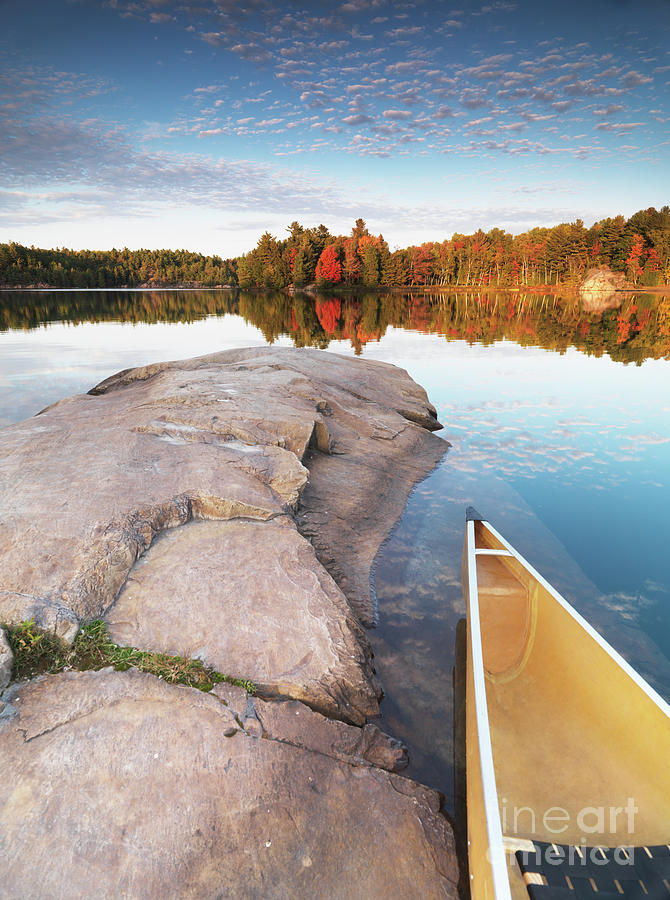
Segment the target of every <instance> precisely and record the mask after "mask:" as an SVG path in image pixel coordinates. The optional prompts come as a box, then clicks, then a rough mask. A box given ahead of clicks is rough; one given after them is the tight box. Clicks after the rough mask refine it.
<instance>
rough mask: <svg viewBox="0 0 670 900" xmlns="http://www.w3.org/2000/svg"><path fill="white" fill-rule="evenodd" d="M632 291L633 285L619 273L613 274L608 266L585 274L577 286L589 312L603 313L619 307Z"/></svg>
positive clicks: (583, 303) (590, 270)
mask: <svg viewBox="0 0 670 900" xmlns="http://www.w3.org/2000/svg"><path fill="white" fill-rule="evenodd" d="M632 290H633V285H631V284H629V283H628V281H627V280H626V278H625V276H624V275H622V274H621V272H613V271H612V269H610V268H609V266H600V267H599V268H597V269H589V271H588V272H587V273H586V275H585V277H584V280H583V281H582V283H581V284H580V285H579V296H580V298H581V300H582V305H583V306H584V307H585V308H586V309H587V310H588V311H589V312H604V311H605V310H606V309H615V308H616V307H617V306H620V305H621V303H622V302H623V300H624V298H625V297H626V296H627V294H629V293H630V291H632Z"/></svg>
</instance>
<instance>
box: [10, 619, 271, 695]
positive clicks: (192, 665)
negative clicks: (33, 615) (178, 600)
mask: <svg viewBox="0 0 670 900" xmlns="http://www.w3.org/2000/svg"><path fill="white" fill-rule="evenodd" d="M3 627H4V628H5V631H6V632H7V637H8V638H9V643H10V646H11V648H12V652H13V654H14V671H13V673H12V678H13V680H22V679H25V678H32V677H34V676H35V675H43V674H53V673H55V672H62V671H63V670H64V669H78V670H80V671H86V670H89V669H104V668H105V667H106V666H113V667H114V668H115V669H116V670H117V671H119V672H124V671H125V670H126V669H130V668H131V667H133V668H136V669H139V670H140V671H141V672H148V673H149V674H151V675H155V676H156V677H158V678H162V679H163V680H164V681H167V682H169V683H170V684H186V685H188V686H189V687H195V688H198V690H201V691H211V689H212V688H213V686H214V685H215V684H219V683H221V682H222V681H225V682H228V683H229V684H235V685H237V686H238V687H241V688H244V690H246V691H248V692H249V693H250V694H254V693H255V692H256V687H255V685H254V683H253V682H252V681H249V680H247V679H244V678H233V677H232V675H223V674H222V673H221V672H217V671H216V669H213V668H211V666H205V665H203V663H202V662H201V661H200V660H198V659H189V658H188V657H185V656H168V655H167V654H165V653H150V652H148V651H146V650H137V649H136V648H135V647H120V646H119V645H118V644H115V643H113V642H112V640H111V639H110V637H109V635H108V634H107V628H106V626H105V623H104V622H102V621H100V620H99V619H96V620H95V621H93V622H89V623H88V624H86V625H84V626H83V627H82V628H81V630H80V631H79V633H78V634H77V636H76V638H75V639H74V643H73V645H72V646H71V647H70V646H68V645H67V644H65V643H64V642H63V641H61V640H60V639H59V638H58V637H56V635H54V634H52V633H49V632H45V631H42V630H41V629H39V628H38V627H37V626H36V625H35V621H34V619H28V620H27V621H25V622H20V623H19V624H18V625H5V626H3Z"/></svg>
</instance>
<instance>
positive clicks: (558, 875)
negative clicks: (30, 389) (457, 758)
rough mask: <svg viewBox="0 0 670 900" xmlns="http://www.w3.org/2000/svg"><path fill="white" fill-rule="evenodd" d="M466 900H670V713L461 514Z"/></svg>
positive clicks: (538, 580) (488, 531) (492, 534)
mask: <svg viewBox="0 0 670 900" xmlns="http://www.w3.org/2000/svg"><path fill="white" fill-rule="evenodd" d="M466 518H467V523H466V535H465V543H464V549H463V567H462V581H463V594H464V598H465V602H466V607H467V623H468V624H467V664H466V665H467V672H466V714H465V717H466V737H465V744H466V747H465V752H466V777H467V823H468V824H467V836H468V859H469V869H470V889H471V896H472V900H512V898H514V900H528V898H529V896H530V898H531V900H558V898H560V900H584V898H594V900H610V898H612V900H614V898H616V900H620V898H622V897H624V898H636V900H637V898H640V900H660V898H665V900H668V898H670V845H669V842H670V706H668V704H667V703H666V702H665V701H664V700H663V698H662V697H661V696H660V695H659V694H658V693H657V692H656V691H655V690H654V689H653V688H652V687H651V686H650V685H649V684H648V683H647V682H646V681H645V680H644V679H643V678H642V677H641V676H640V674H639V673H638V672H636V671H635V670H634V669H633V668H632V667H631V666H630V665H629V664H628V663H627V662H626V661H625V660H624V659H623V658H622V657H621V656H620V655H619V654H618V653H617V652H616V650H614V649H613V648H612V647H611V646H610V645H609V644H608V643H607V641H605V640H604V639H603V637H602V636H601V635H600V634H598V632H597V631H595V629H594V628H592V627H591V625H590V624H589V623H588V622H587V621H586V620H585V619H584V618H583V617H582V616H581V615H580V614H579V613H578V612H577V611H576V610H575V609H574V608H573V607H572V606H571V605H570V604H569V603H568V602H567V601H566V600H565V599H564V598H563V597H562V596H561V595H560V594H559V593H558V591H556V590H555V589H554V588H553V587H552V586H551V585H550V584H549V583H548V582H547V581H545V579H544V578H542V576H541V575H539V574H538V573H537V572H536V571H535V569H533V567H532V566H531V565H530V564H529V563H528V562H526V560H525V559H524V558H523V557H522V556H521V554H519V553H518V552H517V551H516V550H515V549H514V547H512V546H511V545H510V544H509V543H508V542H507V541H506V540H505V539H504V538H503V537H502V536H501V535H500V534H499V533H498V532H497V531H496V530H495V529H494V528H493V527H492V526H491V525H490V524H489V523H488V522H486V521H484V520H483V518H482V516H480V515H479V514H478V513H477V511H476V510H474V509H472V508H471V507H470V508H469V509H468V511H467V516H466Z"/></svg>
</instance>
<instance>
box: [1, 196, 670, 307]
mask: <svg viewBox="0 0 670 900" xmlns="http://www.w3.org/2000/svg"><path fill="white" fill-rule="evenodd" d="M599 266H609V267H610V268H612V269H613V270H614V271H617V272H621V273H623V274H624V275H625V276H626V278H627V279H628V281H629V282H630V283H631V284H632V285H635V286H643V287H655V286H659V285H660V286H663V285H667V284H668V283H670V207H668V206H663V207H662V208H661V209H660V210H656V209H655V208H654V207H650V208H649V209H645V210H640V211H639V212H636V213H634V214H633V215H632V216H631V217H630V218H629V219H626V218H624V216H622V215H617V216H615V217H614V218H606V219H602V220H600V221H598V222H595V223H594V224H593V225H592V226H591V227H590V228H587V227H586V226H585V225H584V223H583V222H582V221H581V220H580V219H578V220H577V221H575V222H571V223H564V224H560V225H556V226H554V227H552V228H533V229H531V230H530V231H526V232H524V233H523V234H519V235H512V234H509V233H507V232H505V231H503V230H501V229H499V228H492V229H491V230H490V231H487V232H484V231H482V230H478V231H476V232H475V233H474V234H469V235H466V234H454V235H453V236H452V237H451V238H450V239H449V240H444V241H441V242H436V241H428V242H425V243H423V244H420V245H418V246H412V247H407V248H404V249H394V250H391V249H390V248H389V246H388V243H387V242H386V241H385V240H384V237H383V236H382V235H381V234H379V235H374V234H371V233H370V232H369V230H368V228H367V226H366V224H365V222H364V221H363V220H362V219H358V220H357V221H356V223H355V224H354V227H353V228H352V230H351V233H350V234H348V235H332V234H331V233H330V232H329V230H328V229H327V228H326V226H325V225H318V226H316V227H309V228H306V227H304V226H302V225H300V224H299V223H298V222H292V223H291V225H289V226H288V228H287V236H286V237H284V238H276V237H274V236H273V235H271V234H270V233H269V232H265V234H263V235H262V236H261V237H260V239H259V241H258V243H257V245H256V247H254V249H253V250H251V251H249V252H248V253H246V254H243V255H242V256H239V257H237V258H232V259H225V258H223V257H221V256H203V255H202V254H198V253H192V252H189V251H186V250H128V249H127V248H124V249H123V250H116V249H113V250H95V251H94V250H67V249H65V248H57V249H55V250H41V249H38V248H35V247H24V246H22V245H20V244H16V243H8V244H0V285H4V286H6V287H26V286H43V287H74V288H113V287H161V286H163V287H167V286H185V287H235V288H237V287H239V288H243V289H274V290H282V289H285V288H288V287H293V288H297V289H299V288H303V287H306V286H308V285H315V286H317V287H319V288H321V289H324V290H328V289H337V290H343V289H344V290H347V289H355V288H359V287H361V288H368V289H369V288H375V287H384V288H392V287H454V286H462V287H470V288H489V287H496V288H497V287H512V286H514V287H532V288H541V287H551V286H556V285H561V286H570V285H576V284H578V283H579V282H580V281H581V280H582V279H583V277H584V275H585V274H586V272H587V271H588V270H589V269H592V268H595V267H599Z"/></svg>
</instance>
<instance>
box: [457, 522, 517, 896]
mask: <svg viewBox="0 0 670 900" xmlns="http://www.w3.org/2000/svg"><path fill="white" fill-rule="evenodd" d="M475 521H477V520H475V519H469V520H468V522H467V525H466V529H467V560H468V593H469V599H468V607H469V608H468V623H469V637H470V649H471V653H472V676H473V685H474V698H475V720H476V723H477V736H478V741H477V742H478V749H479V765H480V769H481V780H482V787H483V793H484V813H485V816H486V830H487V835H488V841H489V863H490V866H491V877H492V881H493V890H494V893H495V898H496V900H511V897H512V894H511V891H510V886H509V875H508V872H507V860H506V857H505V850H504V844H503V833H502V824H501V821H500V810H499V807H498V788H497V786H496V776H495V768H494V765H493V745H492V742H491V730H490V726H489V716H488V706H487V701H486V682H485V678H484V657H483V650H482V636H481V628H480V621H479V593H478V587H477V556H476V551H475Z"/></svg>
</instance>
